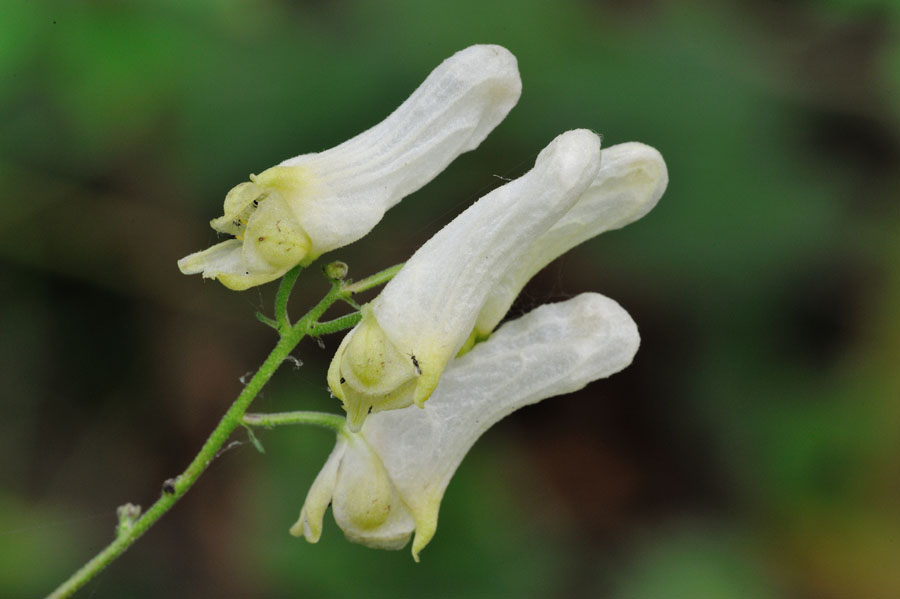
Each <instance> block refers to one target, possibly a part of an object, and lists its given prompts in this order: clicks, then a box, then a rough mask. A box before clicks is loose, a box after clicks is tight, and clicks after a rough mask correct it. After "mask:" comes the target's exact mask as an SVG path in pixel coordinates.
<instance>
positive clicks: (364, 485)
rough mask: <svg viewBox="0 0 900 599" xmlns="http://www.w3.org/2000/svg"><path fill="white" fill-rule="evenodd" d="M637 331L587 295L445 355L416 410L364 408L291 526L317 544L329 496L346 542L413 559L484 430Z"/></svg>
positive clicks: (616, 366)
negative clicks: (357, 426)
mask: <svg viewBox="0 0 900 599" xmlns="http://www.w3.org/2000/svg"><path fill="white" fill-rule="evenodd" d="M639 343H640V338H639V336H638V332H637V327H636V325H635V324H634V322H633V321H632V320H631V317H630V316H629V315H628V313H627V312H625V310H624V309H622V308H621V307H620V306H619V305H618V304H617V303H616V302H614V301H613V300H611V299H608V298H606V297H603V296H601V295H598V294H595V293H584V294H581V295H579V296H577V297H575V298H573V299H570V300H568V301H565V302H562V303H558V304H550V305H545V306H541V307H540V308H537V309H535V310H533V311H532V312H531V313H529V314H527V315H526V316H523V317H522V318H520V319H518V320H515V321H512V322H509V323H506V324H505V325H503V326H502V327H500V329H499V330H498V331H497V332H496V333H494V334H493V335H491V337H490V339H488V340H487V341H485V342H484V343H481V344H478V345H476V346H475V347H474V348H473V349H472V350H471V351H470V352H468V353H467V354H466V355H464V356H462V357H460V358H458V359H456V360H453V361H452V362H451V363H450V365H449V366H448V367H447V369H446V371H445V372H444V376H443V378H442V379H441V382H440V384H439V385H438V387H437V389H436V390H435V391H434V393H433V395H432V397H431V399H430V400H429V402H428V404H427V406H426V407H425V409H424V410H420V409H417V408H415V407H408V408H406V409H401V410H393V411H387V412H380V413H378V414H373V415H371V416H370V417H369V418H368V419H367V420H366V422H365V425H364V426H363V427H362V429H361V431H360V432H358V433H353V432H350V431H349V430H348V429H345V430H343V431H342V432H341V433H340V434H339V436H338V442H337V445H336V447H335V448H334V451H333V452H332V453H331V455H330V456H329V458H328V461H327V462H326V463H325V466H324V467H323V468H322V471H321V472H320V473H319V475H318V476H317V477H316V480H315V482H314V483H313V485H312V487H311V488H310V491H309V494H308V495H307V497H306V501H305V502H304V504H303V509H302V510H301V512H300V518H299V520H298V521H297V523H296V524H295V525H294V526H293V527H292V528H291V533H292V534H294V535H297V536H299V535H303V536H305V537H306V539H307V540H308V541H310V542H313V543H315V542H317V541H318V540H319V537H320V535H321V532H322V518H323V516H324V513H325V510H326V508H327V507H328V504H329V502H330V503H331V504H332V506H333V511H334V517H335V520H336V521H337V523H338V525H339V526H340V527H341V529H342V530H343V531H344V534H345V535H346V536H347V538H348V539H350V540H351V541H354V542H358V543H362V544H364V545H368V546H370V547H377V548H383V549H399V548H401V547H403V546H404V545H405V544H406V543H407V541H408V540H409V537H410V536H411V535H412V534H413V533H415V540H414V541H413V545H412V553H413V557H414V558H415V559H416V560H417V561H418V555H419V552H420V551H421V550H422V548H423V547H425V545H427V544H428V542H429V541H430V540H431V538H432V536H433V535H434V533H435V530H436V528H437V518H438V510H439V508H440V503H441V499H442V497H443V495H444V491H445V489H446V488H447V485H448V483H449V482H450V478H451V477H452V476H453V473H454V472H455V471H456V468H457V466H459V464H460V462H461V461H462V459H463V457H464V456H465V455H466V453H467V452H468V451H469V449H470V448H471V447H472V445H473V444H474V443H475V441H476V440H477V439H478V437H480V436H481V434H482V433H484V431H486V430H487V429H488V428H490V427H491V426H492V425H493V424H494V423H496V422H497V421H499V420H500V419H501V418H503V417H504V416H506V415H507V414H510V413H511V412H513V411H514V410H517V409H518V408H521V407H522V406H525V405H529V404H533V403H536V402H538V401H541V400H542V399H546V398H548V397H553V396H555V395H561V394H564V393H570V392H572V391H576V390H578V389H581V388H582V387H584V386H585V385H587V384H588V383H589V382H591V381H593V380H596V379H599V378H603V377H607V376H609V375H611V374H613V373H615V372H618V371H619V370H621V369H623V368H625V367H626V366H627V365H628V364H630V363H631V360H632V358H633V357H634V354H635V352H636V351H637V348H638V345H639Z"/></svg>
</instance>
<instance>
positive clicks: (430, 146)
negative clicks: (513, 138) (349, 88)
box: [178, 45, 522, 290]
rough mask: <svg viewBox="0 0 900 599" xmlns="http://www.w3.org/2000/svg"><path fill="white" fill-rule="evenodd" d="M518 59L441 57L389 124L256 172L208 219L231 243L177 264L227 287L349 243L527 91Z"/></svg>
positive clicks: (485, 52) (473, 51)
mask: <svg viewBox="0 0 900 599" xmlns="http://www.w3.org/2000/svg"><path fill="white" fill-rule="evenodd" d="M521 89H522V83H521V80H520V78H519V71H518V66H517V64H516V59H515V57H514V56H513V55H512V54H511V53H510V52H509V51H508V50H506V49H505V48H502V47H500V46H493V45H477V46H471V47H469V48H466V49H465V50H462V51H460V52H457V53H456V54H454V55H453V56H451V57H450V58H448V59H447V60H445V61H444V62H443V63H441V64H440V65H439V66H438V67H437V68H436V69H435V70H434V71H433V72H432V73H431V74H430V75H429V76H428V78H426V79H425V81H424V82H423V83H422V85H420V86H419V88H418V89H416V91H415V92H413V94H412V95H411V96H410V97H409V98H408V99H407V100H406V101H405V102H404V103H403V104H401V105H400V107H399V108H397V109H396V110H395V111H394V112H393V113H392V114H391V115H390V116H388V117H387V118H386V119H385V120H384V121H382V122H381V123H379V124H378V125H375V126H374V127H372V128H371V129H369V130H367V131H365V132H363V133H361V134H359V135H357V136H356V137H354V138H352V139H350V140H348V141H346V142H344V143H342V144H341V145H339V146H337V147H334V148H332V149H330V150H326V151H324V152H319V153H314V154H302V155H300V156H297V157H295V158H291V159H289V160H285V161H284V162H282V163H281V164H279V165H278V166H275V167H272V168H270V169H268V170H265V171H263V172H262V173H260V174H259V175H251V177H250V179H251V180H250V181H249V182H245V183H241V184H239V185H237V186H236V187H235V188H233V189H232V190H231V191H230V192H228V195H227V196H226V197H225V205H224V215H223V216H221V217H219V218H216V219H213V220H212V221H211V222H210V225H211V226H212V228H213V229H215V230H216V231H218V232H220V233H226V234H229V235H233V236H234V238H233V239H229V240H227V241H223V242H222V243H218V244H216V245H214V246H212V247H210V248H208V249H206V250H203V251H201V252H197V253H194V254H191V255H189V256H187V257H185V258H182V259H181V260H179V261H178V267H179V268H180V269H181V271H182V272H183V273H185V274H198V273H202V274H203V276H204V277H207V278H215V279H218V280H219V281H220V282H221V283H222V284H223V285H225V286H226V287H228V288H230V289H235V290H242V289H247V288H248V287H253V286H255V285H260V284H262V283H267V282H269V281H273V280H275V279H277V278H279V277H281V276H282V275H284V274H285V273H286V272H287V271H288V270H290V269H291V268H293V267H294V266H296V265H298V264H303V265H306V264H309V263H311V262H312V261H313V260H315V259H316V258H317V257H319V256H320V255H321V254H323V253H325V252H328V251H330V250H333V249H336V248H339V247H342V246H344V245H347V244H349V243H352V242H354V241H356V240H358V239H360V238H361V237H363V236H364V235H365V234H366V233H368V232H369V231H371V230H372V228H373V227H374V226H375V225H376V224H378V222H379V221H380V220H381V218H382V216H384V213H385V211H386V210H387V209H389V208H391V207H392V206H394V205H395V204H397V203H398V202H399V201H400V200H401V199H403V197H405V196H407V195H409V194H410V193H412V192H414V191H416V190H417V189H419V188H420V187H422V186H423V185H425V184H426V183H428V182H429V181H430V180H431V179H433V178H434V177H435V176H436V175H437V174H438V173H440V172H441V171H442V170H444V168H446V167H447V165H448V164H450V162H452V161H453V160H454V159H455V158H456V157H457V156H459V155H460V154H462V153H464V152H467V151H469V150H472V149H474V148H476V147H478V145H479V144H480V143H481V142H482V141H483V140H484V138H485V137H487V135H488V134H489V133H490V132H491V130H493V128H494V127H496V126H497V124H498V123H500V121H502V120H503V118H504V117H506V115H507V113H509V111H510V110H511V109H512V107H513V106H515V104H516V102H517V101H518V99H519V95H520V93H521Z"/></svg>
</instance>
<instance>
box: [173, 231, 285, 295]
mask: <svg viewBox="0 0 900 599" xmlns="http://www.w3.org/2000/svg"><path fill="white" fill-rule="evenodd" d="M243 250H244V244H243V243H242V242H241V241H239V240H237V239H229V240H228V241H223V242H222V243H217V244H216V245H214V246H212V247H210V248H207V249H205V250H203V251H202V252H196V253H194V254H191V255H190V256H186V257H184V258H182V259H181V260H179V261H178V268H180V269H181V272H183V273H184V274H186V275H193V274H202V275H203V277H204V278H207V279H218V280H219V282H220V283H222V284H223V285H225V286H226V287H228V288H229V289H234V290H236V291H241V290H244V289H247V288H249V287H254V286H256V285H261V284H263V283H268V282H269V281H274V280H275V279H277V278H279V277H281V276H282V275H283V274H284V273H286V272H287V271H288V270H290V269H289V268H281V269H265V270H263V269H262V268H261V266H260V265H259V264H258V263H257V262H255V261H253V262H248V261H247V260H246V256H245V253H244V251H243Z"/></svg>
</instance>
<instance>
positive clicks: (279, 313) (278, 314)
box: [275, 265, 303, 331]
mask: <svg viewBox="0 0 900 599" xmlns="http://www.w3.org/2000/svg"><path fill="white" fill-rule="evenodd" d="M302 270H303V267H302V266H299V265H297V266H295V267H294V268H292V269H290V270H289V271H287V272H286V273H285V275H284V276H283V277H281V282H280V283H279V284H278V292H277V293H276V294H275V321H276V322H277V323H278V327H279V329H280V330H282V331H283V330H285V329H287V328H288V327H289V326H291V319H290V317H288V313H287V303H288V298H290V297H291V291H292V290H293V289H294V283H296V282H297V277H299V276H300V271H302Z"/></svg>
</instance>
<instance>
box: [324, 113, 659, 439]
mask: <svg viewBox="0 0 900 599" xmlns="http://www.w3.org/2000/svg"><path fill="white" fill-rule="evenodd" d="M601 156H602V160H601ZM601 162H602V166H601ZM667 181H668V175H667V172H666V167H665V163H664V162H663V160H662V157H661V156H660V155H659V153H658V152H657V151H656V150H654V149H653V148H650V147H649V146H645V145H643V144H638V143H628V144H621V145H619V146H614V147H612V148H609V149H608V150H604V151H603V152H600V140H599V138H598V137H597V136H596V135H595V134H594V133H591V132H589V131H586V130H576V131H570V132H568V133H564V134H562V135H560V136H559V137H558V138H557V139H556V140H554V141H553V143H551V144H550V145H549V146H548V147H547V148H546V149H545V150H544V151H543V152H541V154H540V155H539V156H538V159H537V162H536V164H535V168H534V169H533V170H532V171H530V172H528V173H527V174H525V175H524V176H523V177H521V178H519V179H517V180H515V181H513V182H511V183H509V184H507V185H504V186H503V187H500V188H498V189H496V190H494V191H493V192H491V193H490V194H488V195H486V196H485V197H484V198H482V199H481V200H479V201H478V202H476V203H475V204H474V205H472V206H471V207H470V208H469V209H467V210H466V211H465V212H463V213H462V214H461V215H460V216H459V217H457V218H456V219H455V220H454V221H453V222H451V223H450V224H449V225H447V227H445V228H444V229H443V230H441V231H440V232H439V233H438V234H437V235H435V236H434V237H433V238H432V239H431V240H429V241H428V242H426V244H425V245H423V246H422V247H421V248H420V249H419V250H418V251H417V252H416V253H415V254H414V255H413V257H412V258H410V260H409V261H408V262H407V263H406V265H405V266H404V267H403V269H402V270H401V271H400V273H399V274H398V275H397V276H396V277H395V278H394V280H393V281H391V282H390V283H388V285H387V286H386V287H385V288H384V290H383V291H382V293H381V294H380V295H379V296H378V297H377V298H376V299H375V300H374V301H373V302H372V303H371V304H369V305H367V306H364V308H363V320H362V322H361V323H360V324H359V325H358V326H357V328H356V329H354V330H353V331H351V332H350V333H349V334H348V335H347V336H346V337H345V338H344V340H343V342H342V343H341V346H340V347H339V348H338V351H337V353H336V354H335V357H334V359H333V360H332V363H331V366H330V368H329V371H328V382H329V385H330V387H331V389H332V392H333V393H334V394H335V395H336V396H337V397H338V398H340V399H341V400H342V401H343V404H344V409H345V410H346V411H347V414H348V422H349V426H350V428H351V430H358V428H359V427H360V426H361V425H362V422H363V421H364V420H365V418H366V415H367V414H368V413H369V412H370V411H372V412H378V411H382V410H391V409H398V408H403V407H406V406H408V405H410V404H411V403H416V404H417V405H419V406H420V407H421V406H422V404H423V403H424V402H425V400H426V399H428V396H429V395H430V393H431V392H432V391H433V390H434V388H435V386H436V385H437V383H438V381H439V380H440V377H441V373H442V372H443V370H444V367H445V366H446V365H447V363H448V362H449V361H450V360H451V359H452V358H453V356H455V355H457V353H458V352H460V350H463V351H465V350H467V349H469V348H470V347H471V346H472V344H474V343H475V342H476V341H478V340H482V339H484V338H486V337H487V336H488V335H489V334H490V332H491V331H492V330H493V329H494V327H496V326H497V324H498V323H499V322H500V320H502V318H503V316H504V315H505V314H506V312H507V310H508V309H509V307H510V305H511V304H512V302H513V301H514V299H515V297H516V296H517V295H518V294H519V291H521V289H522V287H524V285H525V283H527V282H528V280H529V279H530V278H531V277H532V276H533V275H534V274H535V273H537V272H538V271H539V270H540V269H541V268H543V267H544V266H546V265H547V264H548V263H550V262H551V261H553V260H554V259H555V258H556V257H558V256H559V255H561V254H562V253H564V252H566V251H568V250H569V249H570V248H572V247H574V246H575V245H578V244H579V243H581V242H583V241H585V240H586V239H589V238H590V237H593V236H595V235H597V234H599V233H601V232H603V231H606V230H609V229H615V228H618V227H621V226H624V225H626V224H628V223H629V222H632V221H633V220H636V219H637V218H640V217H641V216H643V215H644V214H646V213H647V212H648V211H649V210H650V209H651V208H652V207H653V206H654V205H655V204H656V202H657V201H658V200H659V198H660V196H661V195H662V193H663V191H664V190H665V187H666V184H667Z"/></svg>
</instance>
